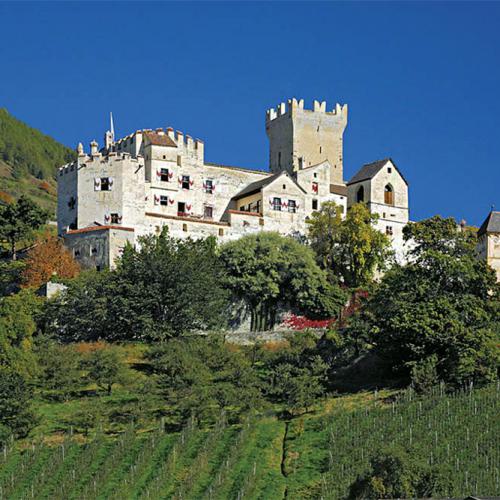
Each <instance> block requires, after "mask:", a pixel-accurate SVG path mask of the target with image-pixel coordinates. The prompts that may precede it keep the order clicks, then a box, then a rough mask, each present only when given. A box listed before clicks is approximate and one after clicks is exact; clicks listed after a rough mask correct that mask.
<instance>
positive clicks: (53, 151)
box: [0, 109, 75, 212]
mask: <svg viewBox="0 0 500 500" xmlns="http://www.w3.org/2000/svg"><path fill="white" fill-rule="evenodd" d="M74 154H75V153H74V152H73V151H72V150H71V149H69V148H67V147H66V146H64V145H62V144H60V143H59V142H57V141H56V140H54V139H53V138H52V137H49V136H48V135H45V134H42V133H41V132H40V131H39V130H36V129H34V128H32V127H29V126H28V125H26V124H25V123H23V122H22V121H20V120H18V119H17V118H14V117H13V116H12V115H10V114H9V112H8V111H7V110H6V109H0V199H3V200H9V199H10V197H14V198H17V197H18V196H20V195H21V194H25V195H27V196H29V197H30V198H32V199H33V200H34V201H36V202H37V203H39V204H40V205H41V206H43V207H45V208H49V209H51V210H53V211H54V212H55V205H56V177H55V173H56V169H57V168H58V167H59V166H61V165H63V164H64V163H67V162H68V161H70V160H71V159H72V158H73V157H74Z"/></svg>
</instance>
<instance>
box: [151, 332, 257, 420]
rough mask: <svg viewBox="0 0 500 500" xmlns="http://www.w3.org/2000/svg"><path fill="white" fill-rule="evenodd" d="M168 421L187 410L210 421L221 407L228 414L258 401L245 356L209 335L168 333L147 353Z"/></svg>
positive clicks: (236, 413) (181, 417) (232, 417)
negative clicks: (173, 335) (170, 336)
mask: <svg viewBox="0 0 500 500" xmlns="http://www.w3.org/2000/svg"><path fill="white" fill-rule="evenodd" d="M147 359H148V360H149V362H150V363H151V367H152V370H153V373H154V375H155V378H156V381H157V384H158V388H159V390H160V392H161V394H162V395H163V397H164V398H165V402H166V410H165V412H166V414H167V416H168V418H169V422H170V423H171V424H174V425H175V424H177V425H178V423H179V421H181V422H182V421H186V420H187V419H188V418H189V417H190V416H191V415H193V416H195V417H196V419H197V420H198V421H200V422H203V423H205V424H206V423H213V422H214V421H215V420H216V419H217V418H218V416H219V414H220V412H221V410H225V411H226V412H227V414H228V418H229V419H230V420H235V419H236V420H237V419H238V418H239V416H240V415H241V413H242V412H245V411H248V410H250V409H252V408H253V409H255V408H258V407H259V406H261V405H262V403H263V402H262V397H261V394H260V390H259V380H258V377H257V374H256V373H255V371H254V370H252V369H251V365H250V362H249V360H248V359H247V358H246V357H245V356H244V355H243V354H242V353H239V352H233V351H232V350H230V349H229V348H228V346H227V345H226V344H223V343H222V341H221V340H220V339H219V338H217V337H214V336H209V337H208V338H203V337H202V338H200V337H187V338H180V339H172V340H169V341H168V342H165V343H162V344H158V345H156V346H154V347H153V348H152V349H151V350H150V351H149V352H148V354H147Z"/></svg>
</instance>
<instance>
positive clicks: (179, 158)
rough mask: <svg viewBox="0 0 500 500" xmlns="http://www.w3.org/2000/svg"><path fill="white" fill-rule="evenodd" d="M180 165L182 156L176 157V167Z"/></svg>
mask: <svg viewBox="0 0 500 500" xmlns="http://www.w3.org/2000/svg"><path fill="white" fill-rule="evenodd" d="M181 165H182V156H181V155H177V166H178V167H180V166H181Z"/></svg>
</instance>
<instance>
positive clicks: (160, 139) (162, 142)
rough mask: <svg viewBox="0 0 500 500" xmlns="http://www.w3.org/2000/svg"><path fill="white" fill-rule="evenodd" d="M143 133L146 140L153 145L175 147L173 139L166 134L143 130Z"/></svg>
mask: <svg viewBox="0 0 500 500" xmlns="http://www.w3.org/2000/svg"><path fill="white" fill-rule="evenodd" d="M144 134H145V136H146V137H147V138H148V142H149V143H150V144H152V145H153V146H168V147H172V148H175V147H177V144H176V143H175V141H174V140H173V139H172V138H171V137H170V136H169V135H168V134H164V135H160V134H157V133H156V132H145V133H144Z"/></svg>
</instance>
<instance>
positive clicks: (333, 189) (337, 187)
mask: <svg viewBox="0 0 500 500" xmlns="http://www.w3.org/2000/svg"><path fill="white" fill-rule="evenodd" d="M330 193H333V194H339V195H340V196H347V186H342V185H341V184H330Z"/></svg>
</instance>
